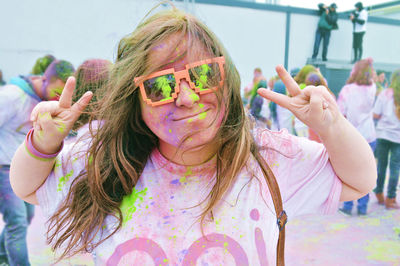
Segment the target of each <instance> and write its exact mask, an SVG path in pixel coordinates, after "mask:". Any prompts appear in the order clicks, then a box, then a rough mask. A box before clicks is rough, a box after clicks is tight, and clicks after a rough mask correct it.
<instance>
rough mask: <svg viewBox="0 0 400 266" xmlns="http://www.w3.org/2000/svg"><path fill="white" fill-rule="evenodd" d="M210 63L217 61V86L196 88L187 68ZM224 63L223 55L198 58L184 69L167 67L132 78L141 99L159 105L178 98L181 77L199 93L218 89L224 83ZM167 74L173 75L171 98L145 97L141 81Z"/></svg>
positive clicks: (152, 104)
mask: <svg viewBox="0 0 400 266" xmlns="http://www.w3.org/2000/svg"><path fill="white" fill-rule="evenodd" d="M210 63H217V64H218V66H219V72H220V75H221V80H220V81H219V82H218V83H219V84H218V86H215V87H213V88H209V89H202V90H201V89H199V88H196V86H195V84H194V83H193V82H192V81H191V80H190V74H189V69H191V68H194V67H197V66H201V65H204V64H210ZM224 65H225V57H223V56H220V57H214V58H209V59H205V60H200V61H197V62H193V63H190V64H187V65H186V66H185V69H183V70H180V71H175V68H169V69H165V70H161V71H157V72H154V73H151V74H150V75H147V76H140V77H136V78H135V79H134V81H135V84H137V86H139V88H140V94H141V95H142V99H143V101H144V102H145V103H147V104H148V105H151V106H153V107H154V106H160V105H164V104H167V103H171V102H174V101H175V99H176V98H178V94H179V92H180V82H181V80H182V79H185V80H186V81H187V82H188V83H189V86H190V88H191V89H192V90H194V91H195V92H196V93H198V94H200V95H201V94H206V93H210V92H213V91H216V90H217V89H218V87H222V85H223V83H224V79H225V71H224ZM167 74H173V75H174V77H175V82H176V84H175V88H174V92H173V93H172V95H171V99H167V100H161V101H157V102H153V101H152V100H151V99H149V98H148V97H147V94H146V90H145V88H144V84H143V82H144V81H146V80H148V79H152V78H155V77H159V76H163V75H167Z"/></svg>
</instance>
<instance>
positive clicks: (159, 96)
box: [134, 56, 225, 106]
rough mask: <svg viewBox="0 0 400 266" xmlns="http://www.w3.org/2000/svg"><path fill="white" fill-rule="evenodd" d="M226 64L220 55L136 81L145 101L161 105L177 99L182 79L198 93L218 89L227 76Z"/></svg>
mask: <svg viewBox="0 0 400 266" xmlns="http://www.w3.org/2000/svg"><path fill="white" fill-rule="evenodd" d="M224 64H225V58H224V57H223V56H220V57H215V58H210V59H205V60H200V61H197V62H193V63H190V64H187V65H186V66H185V69H183V70H181V71H175V69H174V68H169V69H165V70H161V71H157V72H154V73H152V74H150V75H147V76H140V77H136V78H135V79H134V81H135V84H136V85H137V86H139V88H140V92H141V94H142V98H143V101H144V102H146V103H147V104H148V105H151V106H159V105H163V104H167V103H171V102H173V101H175V99H176V98H177V97H178V93H179V91H180V89H179V84H180V81H181V80H182V79H186V81H187V82H188V83H189V86H190V88H191V89H192V90H194V91H195V92H196V93H198V94H206V93H210V92H213V91H215V90H217V89H218V87H220V86H222V84H223V80H224V78H225V72H224Z"/></svg>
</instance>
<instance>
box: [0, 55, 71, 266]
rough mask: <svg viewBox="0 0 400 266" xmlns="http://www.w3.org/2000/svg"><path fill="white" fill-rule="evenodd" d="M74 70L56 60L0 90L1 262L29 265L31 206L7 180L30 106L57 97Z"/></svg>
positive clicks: (25, 125) (28, 125) (29, 123)
mask: <svg viewBox="0 0 400 266" xmlns="http://www.w3.org/2000/svg"><path fill="white" fill-rule="evenodd" d="M73 73H74V68H73V66H72V64H71V63H69V62H67V61H57V60H56V61H53V63H51V64H50V65H49V66H48V68H47V69H46V71H45V73H44V75H43V76H19V77H14V78H12V79H11V80H10V83H9V84H7V85H5V86H3V87H2V89H1V90H0V203H1V204H0V212H1V214H2V215H3V220H4V222H5V226H4V228H3V231H2V233H1V235H0V264H2V263H4V264H6V265H7V264H9V265H24V266H25V265H30V264H29V258H28V249H27V243H26V234H27V228H28V225H29V224H30V222H31V220H32V218H33V215H34V207H33V205H31V204H29V203H26V202H25V201H23V200H21V199H20V198H18V197H17V196H16V195H15V194H14V192H13V190H12V188H11V185H10V180H9V173H10V163H11V159H12V157H13V155H14V153H15V151H16V150H17V148H18V146H19V145H20V144H21V143H23V142H24V139H25V135H26V134H27V133H28V131H29V129H30V128H31V127H32V123H31V120H30V114H31V112H32V110H33V108H34V107H35V106H36V105H37V104H38V103H39V102H40V101H43V100H46V101H47V100H55V99H58V96H59V95H60V94H61V92H62V90H63V88H64V85H65V82H66V80H67V78H68V76H70V75H72V74H73ZM60 130H62V128H60Z"/></svg>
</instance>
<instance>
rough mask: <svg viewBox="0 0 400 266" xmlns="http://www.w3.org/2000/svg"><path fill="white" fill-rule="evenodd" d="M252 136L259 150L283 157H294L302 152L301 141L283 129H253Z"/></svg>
mask: <svg viewBox="0 0 400 266" xmlns="http://www.w3.org/2000/svg"><path fill="white" fill-rule="evenodd" d="M253 135H254V140H255V142H256V143H257V145H258V147H259V148H260V150H266V151H267V152H273V153H274V152H278V153H280V154H282V155H283V156H285V157H295V156H296V155H297V154H298V153H300V152H301V150H302V143H301V140H300V139H299V138H298V137H296V136H294V135H291V134H289V132H288V131H287V129H285V128H284V129H282V130H280V131H272V130H269V129H265V128H254V129H253Z"/></svg>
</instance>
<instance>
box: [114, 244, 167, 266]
mask: <svg viewBox="0 0 400 266" xmlns="http://www.w3.org/2000/svg"><path fill="white" fill-rule="evenodd" d="M135 250H138V251H144V252H146V253H147V254H149V256H150V257H151V258H152V259H153V262H154V265H160V266H164V265H168V259H167V255H165V252H164V251H163V250H162V248H161V247H160V246H159V245H158V244H157V243H156V242H154V241H153V240H151V239H147V238H134V239H131V240H128V241H126V242H124V243H122V244H120V245H118V246H117V248H116V249H115V250H114V253H113V254H112V256H111V257H110V258H109V259H108V261H107V266H113V265H118V263H119V262H120V260H121V258H122V257H123V256H124V255H126V254H127V253H129V252H132V251H135Z"/></svg>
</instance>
